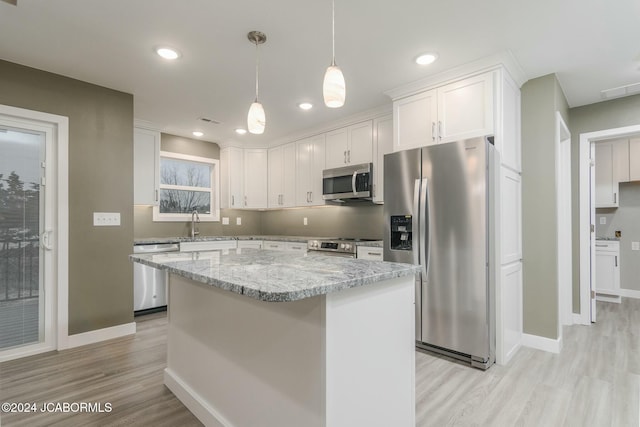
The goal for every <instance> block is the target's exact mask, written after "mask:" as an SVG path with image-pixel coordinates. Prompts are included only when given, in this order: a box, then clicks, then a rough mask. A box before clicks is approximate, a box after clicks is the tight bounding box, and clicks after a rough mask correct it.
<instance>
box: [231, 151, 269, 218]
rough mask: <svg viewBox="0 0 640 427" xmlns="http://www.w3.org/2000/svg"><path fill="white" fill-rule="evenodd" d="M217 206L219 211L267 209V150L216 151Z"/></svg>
mask: <svg viewBox="0 0 640 427" xmlns="http://www.w3.org/2000/svg"><path fill="white" fill-rule="evenodd" d="M220 183H221V185H220V204H221V206H222V207H223V208H233V209H244V208H256V209H261V208H266V207H267V150H265V149H257V148H255V149H254V148H252V149H242V148H236V147H225V148H223V149H222V150H220Z"/></svg>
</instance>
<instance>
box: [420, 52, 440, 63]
mask: <svg viewBox="0 0 640 427" xmlns="http://www.w3.org/2000/svg"><path fill="white" fill-rule="evenodd" d="M436 59H438V54H437V53H423V54H422V55H420V56H418V57H417V58H416V64H418V65H429V64H431V63H432V62H433V61H435V60H436Z"/></svg>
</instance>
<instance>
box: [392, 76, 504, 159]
mask: <svg viewBox="0 0 640 427" xmlns="http://www.w3.org/2000/svg"><path fill="white" fill-rule="evenodd" d="M493 79H494V74H493V73H491V72H490V73H485V74H481V75H478V76H473V77H469V78H466V79H463V80H459V81H456V82H453V83H450V84H447V85H444V86H442V87H439V88H436V89H432V90H427V91H424V92H420V93H418V94H415V95H411V96H408V97H405V98H401V99H396V100H394V103H393V114H394V144H393V146H394V151H401V150H406V149H409V148H416V147H423V146H427V145H432V144H438V143H443V142H450V141H456V140H460V139H465V138H471V137H474V136H482V135H490V134H493V133H494V113H493V111H494V101H493V99H494V84H493Z"/></svg>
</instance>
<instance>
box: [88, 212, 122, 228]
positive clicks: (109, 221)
mask: <svg viewBox="0 0 640 427" xmlns="http://www.w3.org/2000/svg"><path fill="white" fill-rule="evenodd" d="M93 225H94V226H95V227H117V226H119V225H120V212H94V213H93Z"/></svg>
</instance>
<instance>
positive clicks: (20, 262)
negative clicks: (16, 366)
mask: <svg viewBox="0 0 640 427" xmlns="http://www.w3.org/2000/svg"><path fill="white" fill-rule="evenodd" d="M45 141H46V135H45V133H44V132H37V131H31V130H27V129H20V128H13V127H8V126H3V125H1V124H0V351H2V350H6V349H10V348H15V347H20V346H26V345H31V344H36V343H41V342H43V341H44V330H45V329H44V326H45V325H44V319H45V316H44V310H45V304H44V292H43V289H44V273H43V272H44V268H43V267H44V262H43V257H42V255H43V253H42V251H43V248H41V245H40V238H41V235H42V234H43V231H44V200H45V199H44V186H43V185H42V184H43V179H44V178H43V177H44V167H43V166H44V164H45V163H44V162H45V158H44V156H45ZM42 237H43V238H47V237H48V236H46V235H42Z"/></svg>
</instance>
